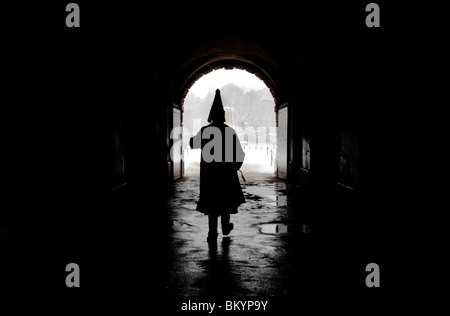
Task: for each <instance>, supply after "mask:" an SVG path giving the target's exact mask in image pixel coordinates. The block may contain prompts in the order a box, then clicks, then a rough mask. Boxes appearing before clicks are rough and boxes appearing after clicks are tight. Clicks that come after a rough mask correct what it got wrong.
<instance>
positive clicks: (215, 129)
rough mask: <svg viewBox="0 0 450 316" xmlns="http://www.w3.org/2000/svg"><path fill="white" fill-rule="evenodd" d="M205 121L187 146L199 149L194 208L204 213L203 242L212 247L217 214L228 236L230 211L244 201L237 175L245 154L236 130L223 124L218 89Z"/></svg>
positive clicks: (234, 210)
mask: <svg viewBox="0 0 450 316" xmlns="http://www.w3.org/2000/svg"><path fill="white" fill-rule="evenodd" d="M208 122H209V123H211V124H209V125H207V126H204V127H202V128H201V129H200V131H199V132H198V134H197V135H195V136H194V137H191V139H190V146H191V147H192V148H201V149H202V156H201V162H200V199H199V201H198V204H197V210H198V211H200V212H202V213H204V214H205V215H208V224H209V232H208V238H207V241H208V244H209V245H210V246H215V245H216V243H217V236H218V233H217V222H218V217H219V216H220V217H221V224H222V233H223V234H224V235H228V234H229V233H230V231H231V230H232V229H233V228H234V226H233V223H230V214H237V212H238V210H237V209H238V207H239V205H241V204H242V203H244V202H245V199H244V194H243V193H242V188H241V184H240V182H239V177H238V174H237V171H238V170H239V168H240V167H241V166H242V163H243V162H244V156H245V154H244V151H243V150H242V147H241V143H240V141H239V138H238V136H237V134H236V131H235V130H234V129H233V128H231V127H229V126H228V125H226V124H225V123H224V122H225V111H224V108H223V104H222V99H221V97H220V90H219V89H217V90H216V95H215V97H214V101H213V104H212V106H211V110H210V112H209V116H208Z"/></svg>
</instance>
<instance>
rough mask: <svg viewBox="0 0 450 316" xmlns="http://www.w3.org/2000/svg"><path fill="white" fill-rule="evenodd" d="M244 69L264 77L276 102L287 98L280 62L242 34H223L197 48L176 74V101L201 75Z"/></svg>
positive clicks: (173, 85)
mask: <svg viewBox="0 0 450 316" xmlns="http://www.w3.org/2000/svg"><path fill="white" fill-rule="evenodd" d="M221 68H224V69H233V68H236V69H242V70H246V71H248V72H250V73H252V74H254V75H256V76H257V77H258V78H259V79H261V80H262V81H263V82H264V83H265V84H266V86H267V87H268V88H269V90H270V92H271V93H272V96H273V97H274V101H275V104H277V105H278V104H279V103H280V102H283V99H284V96H283V95H282V91H284V89H283V86H284V83H283V80H282V76H281V74H280V69H279V64H278V62H277V61H276V60H275V58H274V57H273V56H271V55H270V54H269V53H268V52H267V51H266V50H264V49H262V48H261V47H260V46H258V45H255V44H254V43H252V42H250V41H245V40H242V39H239V38H221V39H217V40H214V41H211V42H209V43H206V44H204V45H202V46H201V47H200V48H198V49H196V50H194V52H193V53H191V54H190V55H189V56H188V57H187V58H186V59H185V60H184V61H183V62H182V64H181V67H179V69H178V71H177V72H176V74H175V75H174V77H173V80H172V83H171V90H172V93H173V101H174V103H176V104H179V105H182V104H183V102H184V98H185V97H186V95H187V93H188V91H189V88H190V87H191V86H192V85H193V84H194V83H195V81H197V80H198V79H199V78H200V77H202V76H204V75H206V74H208V73H209V72H211V71H213V70H216V69H221Z"/></svg>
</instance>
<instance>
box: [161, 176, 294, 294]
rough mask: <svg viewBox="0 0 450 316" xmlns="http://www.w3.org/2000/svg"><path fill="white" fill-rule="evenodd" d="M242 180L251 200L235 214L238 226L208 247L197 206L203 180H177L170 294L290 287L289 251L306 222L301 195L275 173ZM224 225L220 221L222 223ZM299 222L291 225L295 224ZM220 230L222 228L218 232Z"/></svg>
mask: <svg viewBox="0 0 450 316" xmlns="http://www.w3.org/2000/svg"><path fill="white" fill-rule="evenodd" d="M246 177H247V182H241V185H242V188H243V191H244V196H245V199H246V203H245V204H243V205H242V206H241V207H240V208H239V213H238V214H236V215H232V216H231V222H233V223H234V227H235V228H234V230H233V231H232V232H231V234H230V235H229V236H222V235H221V234H220V233H219V236H218V246H217V249H212V250H210V249H208V245H207V243H206V237H207V233H208V223H207V217H206V216H204V215H203V214H201V213H199V212H197V211H196V210H195V207H196V203H197V200H198V196H199V180H198V178H196V177H189V178H186V179H183V180H182V181H179V182H177V183H176V184H175V187H174V192H173V196H172V198H171V199H170V200H169V205H168V208H169V209H168V212H169V218H170V219H171V223H172V226H171V227H170V231H169V233H168V236H167V237H168V238H169V240H170V247H171V251H170V256H171V258H170V260H168V262H169V263H170V264H169V266H168V267H167V269H168V271H167V275H168V280H167V283H166V291H167V294H168V295H286V294H288V292H289V291H290V289H291V287H292V286H291V285H290V280H289V271H290V269H291V265H292V263H291V261H290V260H289V258H288V257H289V256H290V255H292V251H293V249H294V247H295V246H294V243H295V242H294V240H297V239H296V238H295V236H296V235H299V234H302V226H301V224H300V225H298V227H300V228H299V231H297V230H296V229H290V228H289V229H288V226H289V227H290V226H291V224H295V223H294V221H297V220H299V219H300V217H301V211H300V210H298V209H296V210H295V212H293V207H294V204H295V198H296V196H295V195H294V194H288V191H289V188H288V187H287V185H286V184H285V183H284V182H280V181H278V180H277V179H275V178H273V177H271V176H265V177H264V176H255V177H252V176H247V175H246ZM219 225H220V224H219ZM296 226H297V225H292V227H296ZM220 231H221V230H220V229H219V232H220Z"/></svg>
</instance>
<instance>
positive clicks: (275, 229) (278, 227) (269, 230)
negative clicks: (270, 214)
mask: <svg viewBox="0 0 450 316" xmlns="http://www.w3.org/2000/svg"><path fill="white" fill-rule="evenodd" d="M259 227H260V228H261V233H263V234H287V232H288V228H287V225H285V224H264V225H260V226H259Z"/></svg>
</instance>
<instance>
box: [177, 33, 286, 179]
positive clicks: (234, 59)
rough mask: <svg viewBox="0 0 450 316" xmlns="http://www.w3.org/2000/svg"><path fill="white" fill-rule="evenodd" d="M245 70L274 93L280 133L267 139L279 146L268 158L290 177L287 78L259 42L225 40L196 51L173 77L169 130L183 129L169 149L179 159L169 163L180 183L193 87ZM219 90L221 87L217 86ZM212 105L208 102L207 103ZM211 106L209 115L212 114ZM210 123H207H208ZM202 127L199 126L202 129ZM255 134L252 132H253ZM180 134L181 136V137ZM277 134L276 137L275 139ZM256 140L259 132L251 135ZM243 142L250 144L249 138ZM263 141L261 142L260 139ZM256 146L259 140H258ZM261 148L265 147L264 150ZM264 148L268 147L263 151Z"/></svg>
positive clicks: (282, 174) (278, 171) (278, 173)
mask: <svg viewBox="0 0 450 316" xmlns="http://www.w3.org/2000/svg"><path fill="white" fill-rule="evenodd" d="M223 69H224V70H233V69H235V70H242V71H246V72H248V73H250V74H253V75H254V76H255V77H257V78H259V80H261V81H262V82H263V83H264V85H265V86H266V87H267V89H268V91H269V92H270V95H271V97H268V99H271V102H273V107H272V108H273V112H272V113H274V116H275V126H276V132H274V131H273V129H272V132H271V131H270V128H269V130H268V131H267V135H266V139H270V138H271V137H272V138H273V137H276V141H273V145H274V146H275V144H276V147H274V148H272V152H270V150H271V148H270V147H269V148H267V145H266V148H265V150H266V157H270V158H269V159H271V160H269V162H270V161H272V166H274V171H275V175H276V176H277V177H278V178H281V179H287V177H288V159H289V135H290V134H291V133H290V132H289V131H288V130H289V126H288V122H289V120H288V112H289V111H288V102H287V86H286V82H285V78H284V77H283V76H282V75H281V72H280V66H279V64H278V63H277V62H276V60H275V59H274V57H273V56H272V55H271V54H269V53H268V51H266V50H265V49H263V48H262V47H260V46H258V45H256V44H255V43H251V42H247V41H243V40H242V39H238V38H221V39H218V40H215V41H211V42H209V43H205V44H204V45H203V46H201V48H199V49H197V50H196V51H194V52H192V53H191V54H190V56H188V57H187V58H185V59H184V60H183V61H182V62H181V67H180V68H178V70H177V71H176V72H175V73H174V75H173V76H172V77H171V83H170V97H171V100H170V102H171V105H172V114H171V115H170V116H169V120H170V121H169V128H170V129H172V131H173V129H174V128H175V129H176V128H177V127H178V128H179V130H180V131H181V132H180V133H175V134H174V133H172V136H174V137H175V138H171V140H170V143H169V146H170V147H171V150H172V153H176V154H175V155H177V156H178V157H179V159H178V160H176V161H175V160H171V161H169V165H170V166H169V168H170V169H169V170H171V172H172V178H173V179H174V180H177V179H179V178H181V177H183V175H184V161H183V155H184V153H183V149H184V148H186V146H184V147H183V146H182V144H183V141H184V142H185V141H186V137H185V136H183V135H181V134H182V131H183V127H184V126H183V115H184V114H185V113H183V110H184V108H185V106H184V105H185V104H184V103H185V100H186V97H187V95H188V93H189V91H190V89H191V88H192V87H193V85H194V84H195V83H196V82H197V81H198V80H199V79H201V78H203V77H204V76H207V75H208V74H209V73H211V72H214V71H217V70H223ZM216 88H217V87H216ZM207 103H208V102H207ZM210 105H211V103H209V104H208V108H207V109H206V111H204V112H206V115H207V113H208V112H209V107H210ZM205 122H206V120H205ZM198 128H199V127H198ZM249 134H252V133H249ZM177 135H178V136H177ZM275 135H276V136H275ZM249 136H251V137H255V136H256V133H253V135H249ZM241 141H247V142H248V141H249V140H247V139H245V138H243V139H241ZM258 142H259V140H258ZM254 143H255V144H254V145H256V141H254ZM260 149H261V148H260ZM263 149H264V148H263Z"/></svg>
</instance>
